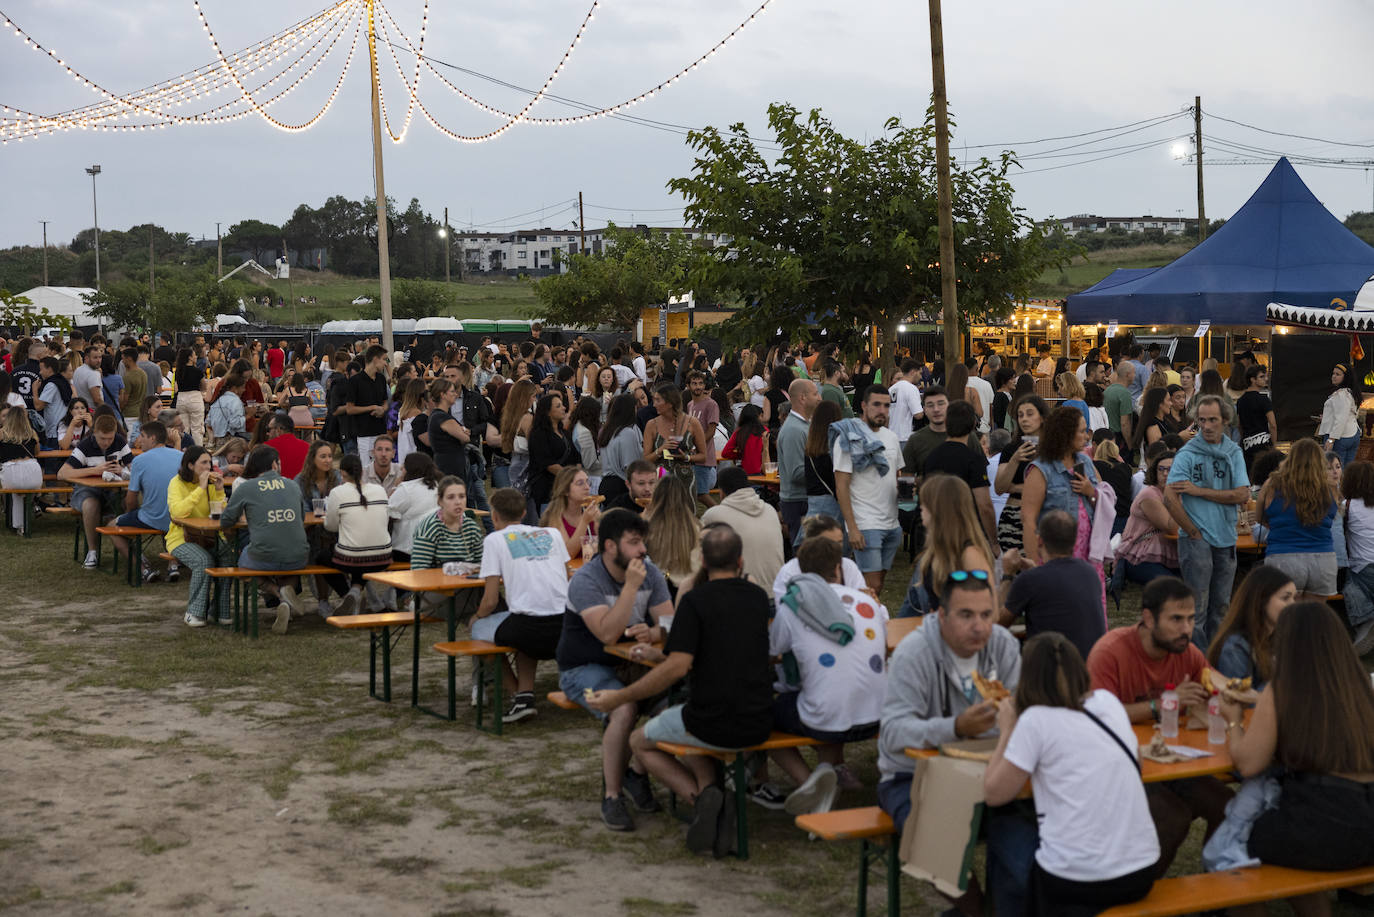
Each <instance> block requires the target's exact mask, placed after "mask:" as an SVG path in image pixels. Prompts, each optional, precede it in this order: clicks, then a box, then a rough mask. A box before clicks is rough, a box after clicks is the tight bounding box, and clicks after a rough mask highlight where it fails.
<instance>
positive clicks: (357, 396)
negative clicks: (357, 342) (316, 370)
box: [344, 344, 389, 456]
mask: <svg viewBox="0 0 1374 917" xmlns="http://www.w3.org/2000/svg"><path fill="white" fill-rule="evenodd" d="M385 366H386V348H385V347H383V346H382V345H380V344H373V345H372V346H371V347H369V348H367V351H366V353H364V354H363V371H362V372H360V373H358V374H357V375H356V376H354V377H353V378H352V379H349V380H348V388H347V389H346V390H345V394H344V411H345V413H347V414H348V415H349V420H351V421H352V427H353V430H352V433H353V436H354V437H355V438H356V439H357V441H358V442H357V447H356V452H357V454H358V455H362V456H368V455H371V454H372V445H373V443H375V442H376V441H377V437H379V436H381V435H382V434H383V433H385V432H386V409H387V402H388V400H389V392H388V390H387V385H386V373H385Z"/></svg>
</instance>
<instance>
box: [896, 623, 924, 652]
mask: <svg viewBox="0 0 1374 917" xmlns="http://www.w3.org/2000/svg"><path fill="white" fill-rule="evenodd" d="M925 619H926V618H925V615H916V616H915V617H911V618H889V619H888V622H887V651H888V652H889V653H891V652H892V651H893V650H895V649H896V648H897V644H898V643H901V642H902V640H904V639H905V638H906V637H908V636H909V635H911V634H913V633H915V632H916V630H917V629H918V628H920V626H921V624H922V622H924V621H925Z"/></svg>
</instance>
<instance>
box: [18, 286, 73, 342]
mask: <svg viewBox="0 0 1374 917" xmlns="http://www.w3.org/2000/svg"><path fill="white" fill-rule="evenodd" d="M0 325H9V326H11V327H14V328H19V329H21V330H23V332H24V333H25V334H27V333H29V332H30V331H31V330H36V329H38V328H43V327H47V326H51V327H53V328H61V329H62V330H63V331H71V330H72V320H71V319H70V318H68V317H67V316H65V315H53V314H52V313H51V312H49V311H48V310H47V309H35V308H34V307H33V300H32V299H29V298H28V297H27V296H20V295H18V294H16V293H11V292H10V291H9V290H6V289H4V288H3V287H0Z"/></svg>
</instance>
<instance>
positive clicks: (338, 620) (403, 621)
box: [329, 611, 443, 630]
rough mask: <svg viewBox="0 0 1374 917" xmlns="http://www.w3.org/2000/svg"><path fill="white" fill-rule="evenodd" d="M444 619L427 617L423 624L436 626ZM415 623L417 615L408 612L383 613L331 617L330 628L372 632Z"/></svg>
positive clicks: (421, 619)
mask: <svg viewBox="0 0 1374 917" xmlns="http://www.w3.org/2000/svg"><path fill="white" fill-rule="evenodd" d="M442 620H443V619H442V618H435V617H431V616H429V615H425V616H423V617H421V618H420V623H421V624H436V623H438V622H439V621H442ZM414 623H415V615H413V614H411V613H410V612H408V611H383V612H377V613H376V614H366V615H330V617H329V626H330V627H337V628H338V629H339V630H370V629H372V628H374V627H405V626H406V625H409V624H414Z"/></svg>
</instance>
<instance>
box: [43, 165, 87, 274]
mask: <svg viewBox="0 0 1374 917" xmlns="http://www.w3.org/2000/svg"><path fill="white" fill-rule="evenodd" d="M86 174H87V175H89V176H90V177H91V214H92V216H93V217H94V218H95V290H96V292H97V293H99V292H100V208H99V206H97V204H96V199H95V177H96V176H97V175H99V174H100V166H91V167H90V168H89V169H87V170H86ZM44 229H45V230H46V227H44ZM44 250H45V251H46V246H45V248H44Z"/></svg>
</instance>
